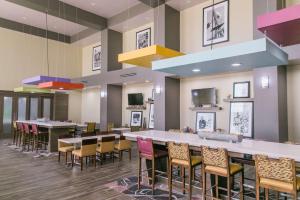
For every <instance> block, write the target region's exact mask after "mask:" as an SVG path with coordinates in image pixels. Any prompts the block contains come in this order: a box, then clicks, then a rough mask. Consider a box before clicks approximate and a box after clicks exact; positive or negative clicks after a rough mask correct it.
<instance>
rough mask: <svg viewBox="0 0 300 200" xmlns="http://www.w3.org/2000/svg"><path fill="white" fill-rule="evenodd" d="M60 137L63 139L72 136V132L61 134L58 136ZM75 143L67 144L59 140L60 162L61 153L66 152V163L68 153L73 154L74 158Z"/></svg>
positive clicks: (66, 161)
mask: <svg viewBox="0 0 300 200" xmlns="http://www.w3.org/2000/svg"><path fill="white" fill-rule="evenodd" d="M58 138H59V139H63V138H72V135H71V134H66V135H60V136H59V137H58ZM74 149H75V148H74V145H73V144H67V143H64V142H61V141H58V162H60V156H61V153H64V154H65V163H66V164H67V163H68V153H70V155H71V159H72V151H73V150H74Z"/></svg>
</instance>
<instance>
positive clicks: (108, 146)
mask: <svg viewBox="0 0 300 200" xmlns="http://www.w3.org/2000/svg"><path fill="white" fill-rule="evenodd" d="M115 141H116V137H115V136H110V137H103V138H102V140H101V142H100V152H101V153H108V152H113V151H114V149H115Z"/></svg>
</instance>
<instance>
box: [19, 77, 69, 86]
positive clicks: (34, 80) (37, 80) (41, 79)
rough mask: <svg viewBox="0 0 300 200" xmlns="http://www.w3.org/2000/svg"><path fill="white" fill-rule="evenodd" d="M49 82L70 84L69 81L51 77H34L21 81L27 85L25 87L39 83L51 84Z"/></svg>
mask: <svg viewBox="0 0 300 200" xmlns="http://www.w3.org/2000/svg"><path fill="white" fill-rule="evenodd" d="M51 81H55V82H66V83H70V82H71V79H68V78H60V77H51V76H34V77H30V78H27V79H24V80H23V81H22V83H23V84H27V85H38V84H40V83H44V82H51Z"/></svg>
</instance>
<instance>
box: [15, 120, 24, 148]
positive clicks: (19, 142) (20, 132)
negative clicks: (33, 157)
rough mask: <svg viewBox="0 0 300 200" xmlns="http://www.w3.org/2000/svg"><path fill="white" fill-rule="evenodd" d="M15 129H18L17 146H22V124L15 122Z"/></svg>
mask: <svg viewBox="0 0 300 200" xmlns="http://www.w3.org/2000/svg"><path fill="white" fill-rule="evenodd" d="M17 129H18V138H17V143H16V145H17V146H21V144H22V137H23V132H24V131H23V124H22V123H20V122H17Z"/></svg>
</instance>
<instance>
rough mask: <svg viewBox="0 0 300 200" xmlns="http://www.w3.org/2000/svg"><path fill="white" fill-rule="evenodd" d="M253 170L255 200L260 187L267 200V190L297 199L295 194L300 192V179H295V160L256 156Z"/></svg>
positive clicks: (258, 195)
mask: <svg viewBox="0 0 300 200" xmlns="http://www.w3.org/2000/svg"><path fill="white" fill-rule="evenodd" d="M255 168H256V199H257V200H259V197H260V194H259V193H260V188H261V187H262V188H264V189H265V194H266V199H269V189H271V190H276V191H278V192H285V193H288V194H291V195H292V199H294V200H296V199H297V192H298V191H299V190H300V177H296V167H295V160H293V159H289V158H279V159H271V158H268V157H267V156H265V155H256V156H255ZM277 194H278V193H277Z"/></svg>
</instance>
